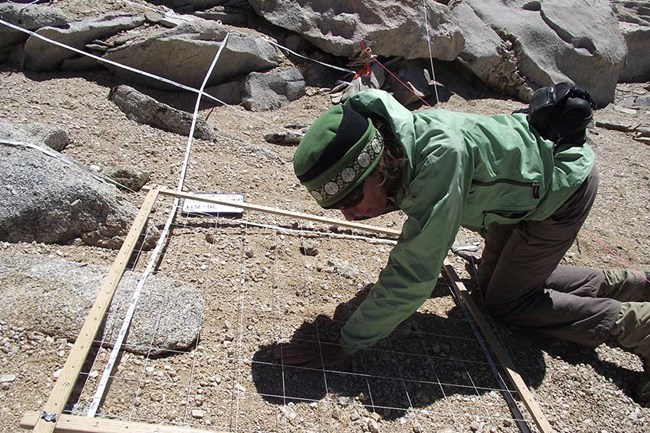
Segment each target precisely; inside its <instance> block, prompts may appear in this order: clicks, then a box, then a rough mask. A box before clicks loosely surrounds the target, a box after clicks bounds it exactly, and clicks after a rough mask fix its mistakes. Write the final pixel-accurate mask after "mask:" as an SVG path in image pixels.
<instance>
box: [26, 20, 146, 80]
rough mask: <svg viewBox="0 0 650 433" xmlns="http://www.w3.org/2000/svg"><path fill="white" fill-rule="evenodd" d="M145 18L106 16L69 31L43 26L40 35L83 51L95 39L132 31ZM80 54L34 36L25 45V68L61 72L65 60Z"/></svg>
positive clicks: (76, 26)
mask: <svg viewBox="0 0 650 433" xmlns="http://www.w3.org/2000/svg"><path fill="white" fill-rule="evenodd" d="M144 21H145V19H144V17H143V16H131V15H105V16H103V17H99V18H93V19H89V20H85V21H80V22H76V23H72V24H70V26H69V27H68V28H65V29H59V28H55V27H43V28H40V29H38V30H37V31H36V34H37V35H40V36H43V37H46V38H48V39H52V40H54V41H57V42H61V43H63V44H65V45H67V46H71V47H73V48H77V49H83V48H84V47H85V45H86V44H87V43H89V42H91V41H93V40H95V39H101V38H106V37H109V36H112V35H115V34H116V33H119V32H121V31H125V30H130V29H133V28H135V27H138V26H140V25H142V24H143V23H144ZM78 56H79V54H77V53H75V52H74V51H70V50H68V49H66V48H63V47H60V46H58V45H54V44H52V43H50V42H48V41H44V40H42V39H40V38H38V37H36V36H30V37H29V39H27V42H25V63H24V67H25V69H28V70H30V71H37V72H43V71H53V70H56V69H58V68H59V67H60V66H61V64H62V63H63V61H64V60H65V59H69V58H72V57H78Z"/></svg>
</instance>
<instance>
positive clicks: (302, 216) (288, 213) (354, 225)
mask: <svg viewBox="0 0 650 433" xmlns="http://www.w3.org/2000/svg"><path fill="white" fill-rule="evenodd" d="M160 194H163V195H169V196H172V197H177V198H188V199H192V200H196V201H202V202H205V203H214V204H220V205H223V206H235V207H240V208H242V209H247V210H253V211H259V212H265V213H270V214H274V215H282V216H288V217H292V218H297V219H301V220H307V221H313V222H318V223H323V224H333V225H337V226H341V227H347V228H350V229H355V230H362V231H365V232H371V233H377V234H380V235H385V236H399V234H400V232H399V231H398V230H392V229H385V228H382V227H376V226H369V225H365V224H359V223H355V222H351V221H343V220H339V219H333V218H326V217H319V216H316V215H310V214H306V213H300V212H294V211H289V210H284V209H278V208H273V207H268V206H261V205H258V204H251V203H240V202H232V201H228V200H216V199H212V198H208V197H206V196H205V195H202V194H192V193H189V192H178V191H173V190H171V189H165V188H161V189H160Z"/></svg>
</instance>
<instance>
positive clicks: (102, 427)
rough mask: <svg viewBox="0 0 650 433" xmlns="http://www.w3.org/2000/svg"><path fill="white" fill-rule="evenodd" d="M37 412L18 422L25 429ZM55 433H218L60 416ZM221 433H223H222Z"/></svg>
mask: <svg viewBox="0 0 650 433" xmlns="http://www.w3.org/2000/svg"><path fill="white" fill-rule="evenodd" d="M39 417H40V414H39V413H38V412H27V413H25V414H24V415H23V418H22V420H21V421H20V426H21V427H22V428H25V429H29V428H32V427H34V425H35V424H36V423H37V422H38V419H39ZM54 432H56V433H220V432H218V431H215V430H199V429H194V428H191V427H179V426H166V425H161V424H147V423H142V422H133V421H118V420H114V419H107V418H88V417H85V416H75V415H61V416H60V419H59V421H58V422H57V423H56V428H55V429H54ZM222 433H223V432H222Z"/></svg>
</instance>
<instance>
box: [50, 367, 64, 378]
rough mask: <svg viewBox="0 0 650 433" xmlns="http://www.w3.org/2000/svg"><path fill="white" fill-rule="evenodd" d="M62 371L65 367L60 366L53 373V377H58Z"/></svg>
mask: <svg viewBox="0 0 650 433" xmlns="http://www.w3.org/2000/svg"><path fill="white" fill-rule="evenodd" d="M61 373H63V369H61V368H59V369H58V370H57V371H55V372H54V373H52V377H53V378H55V379H58V378H59V377H60V376H61Z"/></svg>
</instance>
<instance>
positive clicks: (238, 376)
mask: <svg viewBox="0 0 650 433" xmlns="http://www.w3.org/2000/svg"><path fill="white" fill-rule="evenodd" d="M247 236H248V230H247V227H246V226H245V225H244V234H243V236H242V237H241V255H240V258H239V260H240V263H241V267H240V269H241V273H240V275H239V284H237V287H239V299H238V302H239V308H238V311H237V327H238V331H239V332H237V334H238V338H237V367H236V368H237V371H236V372H235V374H234V381H235V383H234V384H233V387H232V392H233V394H234V396H233V397H234V399H235V428H234V431H235V432H237V431H239V418H240V416H239V415H240V409H241V400H242V399H243V398H244V389H243V386H244V385H242V382H243V380H242V352H243V349H242V347H243V344H244V343H243V341H242V340H243V335H244V291H245V290H244V286H245V284H246V272H247V269H246V244H247V243H248V239H247Z"/></svg>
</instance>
